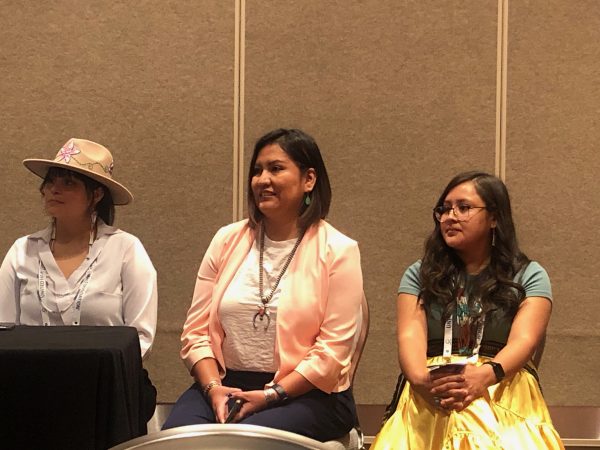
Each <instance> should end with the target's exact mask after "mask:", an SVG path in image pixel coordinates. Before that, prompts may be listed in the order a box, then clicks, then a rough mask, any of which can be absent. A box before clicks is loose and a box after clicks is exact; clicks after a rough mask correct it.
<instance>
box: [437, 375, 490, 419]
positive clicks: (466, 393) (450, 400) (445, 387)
mask: <svg viewBox="0 0 600 450" xmlns="http://www.w3.org/2000/svg"><path fill="white" fill-rule="evenodd" d="M431 378H432V383H431V386H432V388H431V391H430V394H431V395H432V396H434V397H438V398H440V402H439V403H440V406H441V407H442V408H445V409H452V410H455V411H462V410H463V409H465V408H466V407H467V406H469V405H470V404H471V403H472V402H473V401H474V400H475V399H477V398H479V397H483V396H484V395H485V394H486V393H487V388H488V387H489V386H491V385H492V384H494V383H495V382H496V376H495V375H494V371H493V369H492V367H491V366H489V365H487V364H486V365H483V366H475V365H473V364H467V365H466V366H465V369H464V371H463V373H462V374H460V375H440V376H435V375H432V377H431Z"/></svg>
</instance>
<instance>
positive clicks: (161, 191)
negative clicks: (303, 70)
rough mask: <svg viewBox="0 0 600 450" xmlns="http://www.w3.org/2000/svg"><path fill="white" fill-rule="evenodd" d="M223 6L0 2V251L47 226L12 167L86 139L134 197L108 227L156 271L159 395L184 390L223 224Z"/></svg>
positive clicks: (230, 6)
mask: <svg viewBox="0 0 600 450" xmlns="http://www.w3.org/2000/svg"><path fill="white" fill-rule="evenodd" d="M234 26H235V21H234V2H233V1H229V2H223V1H221V0H202V1H196V0H186V1H180V0H177V1H176V0H147V1H135V2H131V1H114V0H111V1H104V0H102V1H100V0H98V1H79V0H55V1H46V2H44V3H43V6H42V4H41V3H39V2H20V1H6V0H4V1H1V2H0V43H1V44H0V61H1V64H0V78H1V79H2V83H1V84H0V98H2V110H1V112H0V122H1V123H2V132H1V133H2V134H1V138H0V139H1V146H2V150H1V151H2V163H1V164H0V177H1V178H2V182H3V187H4V189H3V190H2V192H1V193H0V199H1V200H2V204H3V210H4V214H3V216H2V217H3V218H2V221H1V222H0V250H1V251H2V253H4V252H6V251H7V250H8V248H9V246H10V244H11V243H12V242H13V241H14V239H16V238H17V237H18V236H20V235H23V234H27V233H30V232H33V231H35V230H36V229H38V228H39V227H40V226H41V225H43V224H44V223H45V222H46V219H45V218H43V216H42V214H41V212H40V203H39V199H38V197H39V194H37V193H36V189H37V186H38V184H39V180H38V179H36V178H35V177H34V176H33V175H29V173H28V172H27V171H26V170H25V169H24V168H22V167H21V160H22V159H23V158H25V157H29V156H46V157H53V156H54V154H55V152H56V151H57V150H58V149H59V148H60V146H61V145H62V144H63V143H64V142H65V141H66V139H67V138H69V137H71V136H76V137H85V138H88V139H92V140H97V141H99V142H102V143H104V144H105V145H106V146H107V147H109V148H110V149H111V150H112V151H113V153H114V155H115V157H116V165H115V177H116V178H117V179H118V180H120V181H122V182H123V183H124V184H126V185H127V186H128V187H130V188H131V190H132V191H133V192H134V195H135V196H136V199H135V202H134V203H133V205H131V206H127V207H120V208H118V209H117V224H118V225H120V226H121V227H123V228H124V229H125V230H127V231H130V232H131V233H133V234H135V235H137V236H138V237H140V239H141V240H142V242H143V243H144V245H145V246H146V248H147V249H148V252H149V254H150V256H151V258H152V260H153V261H154V264H155V266H156V268H157V270H158V273H159V279H158V281H159V323H158V335H157V338H156V344H155V351H154V352H153V354H152V357H151V359H150V361H149V362H148V363H147V364H148V367H149V369H150V372H151V377H152V379H153V380H154V382H155V384H156V385H157V387H158V389H159V399H160V400H174V399H175V398H176V396H177V395H178V394H179V393H180V392H181V391H182V390H183V388H184V387H185V386H187V384H188V383H189V376H188V375H187V373H186V371H185V369H184V367H183V365H182V364H181V362H180V361H179V358H178V351H179V334H180V330H181V326H182V324H183V321H184V318H185V313H186V311H187V308H188V306H189V303H190V299H191V294H192V290H193V286H194V280H195V273H196V271H197V268H198V265H199V263H200V259H201V258H202V255H203V253H204V250H205V249H206V247H207V246H208V243H209V242H210V239H211V237H212V235H213V234H214V232H215V231H216V229H217V228H218V227H219V226H221V225H222V224H224V223H227V222H229V221H230V220H231V199H232V192H231V186H232V175H231V173H232V170H231V164H232V163H231V149H232V145H233V138H232V136H233V124H232V123H233V122H232V115H233V64H234Z"/></svg>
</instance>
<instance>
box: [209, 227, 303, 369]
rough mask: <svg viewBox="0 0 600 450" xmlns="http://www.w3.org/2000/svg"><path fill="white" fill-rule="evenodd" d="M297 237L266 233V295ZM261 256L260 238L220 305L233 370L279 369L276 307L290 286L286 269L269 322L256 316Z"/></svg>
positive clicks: (227, 361)
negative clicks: (274, 236)
mask: <svg viewBox="0 0 600 450" xmlns="http://www.w3.org/2000/svg"><path fill="white" fill-rule="evenodd" d="M295 243H296V239H295V238H294V239H290V240H286V241H272V240H271V239H269V238H268V236H265V249H264V255H263V263H264V264H263V282H264V291H263V294H264V295H268V294H269V293H270V292H271V290H272V289H273V286H274V285H275V282H276V280H277V277H278V275H279V273H280V272H281V269H282V267H283V265H284V264H285V261H286V259H287V258H288V256H289V254H290V252H291V251H292V249H293V248H294V244H295ZM259 258H260V249H259V240H258V239H257V240H256V241H255V242H254V245H253V246H252V248H251V249H250V252H248V255H247V256H246V259H245V260H244V263H243V264H242V265H241V267H240V268H239V270H238V272H237V273H236V275H235V277H234V278H233V280H232V281H231V283H230V284H229V286H228V287H227V289H226V290H225V293H224V294H223V299H222V300H221V304H220V305H219V320H220V322H221V325H222V327H223V331H224V332H225V338H224V340H223V358H224V360H225V366H226V367H227V368H228V369H233V370H249V371H252V372H276V371H277V367H278V361H275V358H274V356H275V329H276V327H277V308H278V304H279V297H280V294H281V291H282V290H284V291H285V290H286V289H287V286H288V284H287V278H286V275H287V271H286V273H285V274H284V275H283V277H282V278H281V281H280V283H279V285H278V286H277V289H276V290H275V292H274V294H273V297H272V298H271V301H270V302H269V303H268V310H269V315H270V321H269V322H267V318H266V317H265V318H263V320H262V321H260V320H258V318H257V319H256V321H255V322H254V323H255V324H256V328H254V324H253V320H252V319H253V318H254V315H255V314H256V312H257V311H258V308H259V306H260V305H262V303H261V301H260V295H259V280H258V266H259ZM267 323H268V326H266V325H267Z"/></svg>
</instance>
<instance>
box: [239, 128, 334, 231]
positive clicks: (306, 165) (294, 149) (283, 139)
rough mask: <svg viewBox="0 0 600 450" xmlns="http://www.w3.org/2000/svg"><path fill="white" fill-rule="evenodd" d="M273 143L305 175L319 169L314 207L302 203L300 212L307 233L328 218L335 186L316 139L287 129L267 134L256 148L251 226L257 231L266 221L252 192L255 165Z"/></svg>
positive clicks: (312, 197)
mask: <svg viewBox="0 0 600 450" xmlns="http://www.w3.org/2000/svg"><path fill="white" fill-rule="evenodd" d="M271 144H277V145H279V146H280V147H281V149H282V150H283V151H284V152H285V153H286V154H287V155H288V157H289V158H290V159H291V160H292V161H294V163H295V164H296V165H297V166H298V168H299V169H300V172H301V173H302V174H304V173H306V171H307V170H308V169H311V168H312V169H314V170H315V174H316V177H317V180H316V182H315V186H314V187H313V190H312V192H311V193H310V200H311V202H310V205H308V206H306V204H304V202H302V205H301V206H300V209H299V211H298V226H299V227H300V228H301V229H304V230H305V229H307V228H308V227H309V226H311V225H312V224H314V223H317V222H318V221H319V220H321V219H324V218H325V217H327V214H328V213H329V206H330V205H331V185H330V184H329V176H328V175H327V169H325V163H324V162H323V158H322V157H321V150H319V146H318V145H317V143H316V142H315V140H314V139H313V138H312V137H311V136H309V135H308V134H306V133H305V132H304V131H302V130H297V129H286V128H279V129H277V130H273V131H271V132H269V133H267V134H265V135H264V136H263V137H261V138H260V139H259V140H258V141H256V144H255V145H254V153H253V154H252V159H251V160H250V166H249V171H248V181H247V192H248V197H247V201H248V216H249V220H250V226H251V227H252V228H254V227H255V226H256V224H257V223H259V222H260V221H261V220H262V218H263V214H262V213H261V212H260V210H259V209H258V207H257V206H256V201H255V199H254V193H253V192H252V177H253V176H254V164H255V163H256V159H257V158H258V154H259V153H260V151H261V150H262V149H263V148H265V147H266V146H268V145H271Z"/></svg>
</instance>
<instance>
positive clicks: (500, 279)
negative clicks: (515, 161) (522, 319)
mask: <svg viewBox="0 0 600 450" xmlns="http://www.w3.org/2000/svg"><path fill="white" fill-rule="evenodd" d="M467 181H472V182H473V184H474V185H475V190H476V191H477V194H478V195H479V196H480V197H481V199H482V200H483V201H484V203H485V205H486V208H487V210H488V211H489V212H490V213H491V214H493V215H494V217H495V219H496V228H495V235H496V236H495V240H494V246H492V247H491V259H490V264H489V265H488V266H487V267H486V268H485V269H484V270H483V271H482V272H481V274H480V275H479V276H478V277H477V281H478V282H477V285H476V286H473V289H472V291H471V292H472V295H473V296H476V297H478V298H480V299H481V302H482V305H483V310H484V312H487V311H490V310H492V309H501V310H503V311H505V312H506V313H507V314H509V315H511V316H512V315H514V314H515V313H516V311H517V309H518V307H519V304H520V303H521V302H522V301H523V299H524V298H525V290H524V289H523V286H521V285H520V284H518V283H515V282H514V281H513V279H514V277H515V276H516V275H517V273H519V271H520V270H521V269H522V268H523V267H525V266H526V265H527V264H528V263H529V258H527V256H526V255H525V254H524V253H523V252H521V250H520V249H519V246H518V244H517V236H516V231H515V226H514V223H513V219H512V212H511V207H510V197H509V195H508V191H507V189H506V186H505V185H504V183H503V182H502V180H500V179H499V178H497V177H495V176H493V175H489V174H487V173H485V172H465V173H461V174H459V175H457V176H456V177H454V178H453V179H452V180H451V181H450V183H448V186H446V189H444V192H443V193H442V195H441V196H440V198H439V199H438V201H437V203H436V206H440V205H443V203H444V200H445V198H446V196H447V195H448V193H449V192H450V191H451V190H452V189H454V188H455V187H456V186H458V185H459V184H462V183H464V182H467ZM433 220H434V224H435V227H434V229H433V231H432V233H431V235H430V236H429V238H428V239H427V241H426V242H425V254H424V256H423V259H422V264H421V274H420V276H421V293H420V295H419V297H420V299H422V300H423V302H424V304H425V307H427V308H428V307H430V306H431V305H432V304H433V303H439V304H441V305H442V306H443V307H444V314H443V317H442V324H443V323H444V322H445V321H446V319H447V318H448V317H449V316H450V315H451V314H452V312H453V310H454V300H455V296H456V291H457V289H458V284H457V283H458V280H459V279H460V277H461V276H463V275H464V274H465V266H464V264H463V262H462V260H461V259H460V258H459V257H458V255H457V254H456V253H455V252H454V250H453V249H452V248H450V247H449V246H448V245H447V244H446V242H445V241H444V239H443V237H442V233H441V231H440V223H439V222H438V221H437V220H436V218H435V216H434V217H433ZM490 245H491V238H490Z"/></svg>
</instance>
